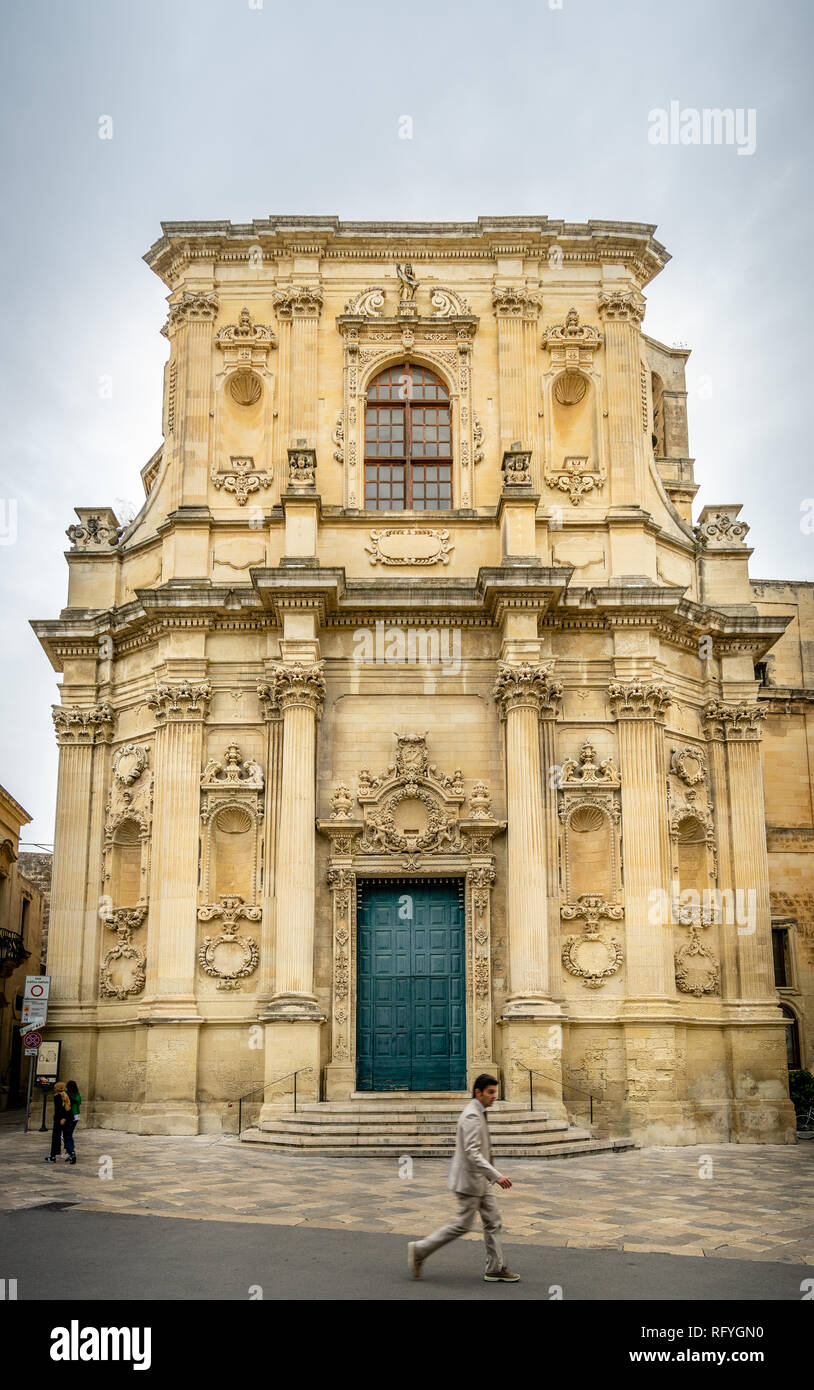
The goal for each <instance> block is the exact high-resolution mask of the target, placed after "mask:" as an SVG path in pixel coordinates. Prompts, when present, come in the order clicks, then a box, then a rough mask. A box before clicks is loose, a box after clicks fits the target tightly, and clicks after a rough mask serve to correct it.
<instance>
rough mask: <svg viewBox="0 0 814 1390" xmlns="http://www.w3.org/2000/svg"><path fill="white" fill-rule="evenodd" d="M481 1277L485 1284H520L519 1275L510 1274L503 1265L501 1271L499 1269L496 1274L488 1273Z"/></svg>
mask: <svg viewBox="0 0 814 1390" xmlns="http://www.w3.org/2000/svg"><path fill="white" fill-rule="evenodd" d="M483 1277H484V1279H485V1280H486V1282H487V1284H519V1283H520V1275H519V1274H512V1271H511V1270H510V1269H507V1268H506V1266H505V1265H504V1266H503V1268H502V1269H499V1270H498V1271H497V1274H489V1273H486V1274H484V1276H483Z"/></svg>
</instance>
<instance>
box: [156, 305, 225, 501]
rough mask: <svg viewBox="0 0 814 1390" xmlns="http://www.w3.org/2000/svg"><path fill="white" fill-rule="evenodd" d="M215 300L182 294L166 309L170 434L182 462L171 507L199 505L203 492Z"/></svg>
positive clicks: (205, 488)
mask: <svg viewBox="0 0 814 1390" xmlns="http://www.w3.org/2000/svg"><path fill="white" fill-rule="evenodd" d="M217 311H218V297H217V295H216V294H215V292H214V291H196V292H191V291H189V290H185V291H184V293H183V295H182V297H181V299H179V300H177V301H176V302H175V303H174V304H171V305H170V312H169V318H168V320H167V324H166V329H165V332H166V335H167V337H168V338H169V339H170V343H171V345H172V355H173V363H174V364H176V366H177V380H176V388H175V393H174V401H175V404H174V408H173V414H174V422H173V423H174V431H173V433H174V435H175V439H176V442H177V447H178V448H179V450H180V455H181V459H182V473H181V493H180V496H179V497H177V499H176V502H175V505H176V506H187V507H195V506H198V507H204V506H206V504H207V499H208V488H209V454H210V430H211V410H212V333H213V328H214V323H215V315H216V314H217Z"/></svg>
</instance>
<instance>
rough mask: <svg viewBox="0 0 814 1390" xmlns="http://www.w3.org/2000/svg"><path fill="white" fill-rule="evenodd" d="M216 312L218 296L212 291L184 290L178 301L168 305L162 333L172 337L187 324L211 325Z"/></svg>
mask: <svg viewBox="0 0 814 1390" xmlns="http://www.w3.org/2000/svg"><path fill="white" fill-rule="evenodd" d="M217 312H218V296H217V295H216V293H215V291H214V290H208V291H206V290H197V291H192V290H184V292H183V294H182V295H181V298H180V299H177V300H176V301H175V302H174V303H173V304H170V308H169V316H168V318H167V322H166V323H165V325H164V327H163V328H162V330H161V331H162V333H163V334H164V336H165V337H167V338H172V337H174V335H175V333H176V332H177V331H178V329H179V328H183V327H184V325H185V324H188V323H213V322H214V320H215V317H216V315H217Z"/></svg>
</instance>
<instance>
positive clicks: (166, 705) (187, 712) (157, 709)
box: [147, 681, 212, 724]
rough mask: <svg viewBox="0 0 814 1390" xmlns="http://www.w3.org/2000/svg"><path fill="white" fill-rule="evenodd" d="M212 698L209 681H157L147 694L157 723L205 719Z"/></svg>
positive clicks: (148, 702)
mask: <svg viewBox="0 0 814 1390" xmlns="http://www.w3.org/2000/svg"><path fill="white" fill-rule="evenodd" d="M211 698H212V687H211V685H210V684H209V681H159V683H158V684H157V685H156V688H155V690H153V691H151V692H150V694H149V695H148V696H147V704H148V705H149V707H150V709H151V710H152V711H153V713H154V715H155V721H156V723H157V724H161V723H163V722H164V721H167V722H178V721H180V720H186V719H189V720H196V719H205V718H206V715H207V712H208V710H209V701H210V700H211Z"/></svg>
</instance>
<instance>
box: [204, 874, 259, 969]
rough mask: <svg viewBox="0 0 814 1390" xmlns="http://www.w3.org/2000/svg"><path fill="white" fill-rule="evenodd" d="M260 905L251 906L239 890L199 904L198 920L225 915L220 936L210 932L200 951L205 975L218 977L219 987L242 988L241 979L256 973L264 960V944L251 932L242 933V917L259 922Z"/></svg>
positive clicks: (211, 919)
mask: <svg viewBox="0 0 814 1390" xmlns="http://www.w3.org/2000/svg"><path fill="white" fill-rule="evenodd" d="M262 915H263V914H262V910H261V909H260V908H259V907H249V906H248V905H247V904H246V903H244V901H243V899H242V898H241V897H240V896H239V894H237V893H222V894H221V895H220V902H219V903H207V904H206V906H205V907H199V908H198V921H199V922H211V921H213V919H216V918H221V919H222V925H223V931H222V932H221V934H220V936H206V937H204V939H203V942H202V943H201V946H200V949H199V951H198V963H199V965H200V967H201V969H202V970H203V972H204V974H205V975H209V976H210V977H211V978H212V979H213V980H217V982H218V989H221V990H238V989H240V988H241V980H244V979H246V977H247V976H249V975H253V974H254V972H255V970H256V969H257V965H258V962H259V960H260V948H259V946H258V945H257V942H256V941H255V940H254V938H253V937H251V936H238V931H239V930H240V919H245V920H246V921H249V922H259V921H260V919H261V917H262Z"/></svg>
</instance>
